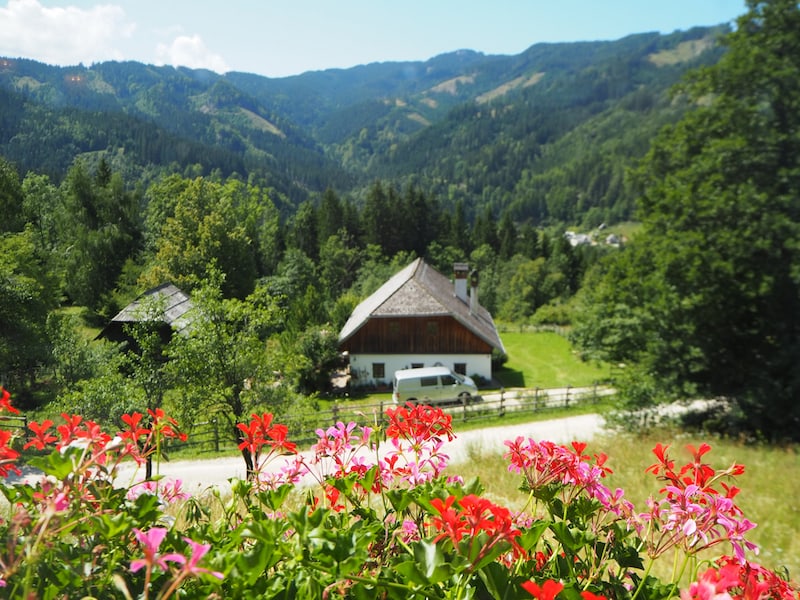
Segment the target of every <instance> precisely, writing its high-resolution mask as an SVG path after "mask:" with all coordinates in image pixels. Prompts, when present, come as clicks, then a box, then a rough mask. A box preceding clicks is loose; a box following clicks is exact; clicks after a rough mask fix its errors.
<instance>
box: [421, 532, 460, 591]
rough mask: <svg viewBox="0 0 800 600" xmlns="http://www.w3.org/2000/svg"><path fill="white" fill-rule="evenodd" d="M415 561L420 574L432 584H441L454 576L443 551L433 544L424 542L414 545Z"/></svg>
mask: <svg viewBox="0 0 800 600" xmlns="http://www.w3.org/2000/svg"><path fill="white" fill-rule="evenodd" d="M414 559H415V560H416V561H417V566H418V567H419V569H420V572H421V573H422V574H423V575H424V576H425V578H426V579H427V580H428V582H430V583H440V582H442V581H444V580H446V579H447V578H448V577H450V576H451V575H452V574H453V570H452V567H451V566H450V565H449V564H448V563H447V562H446V561H445V557H444V553H443V552H442V549H441V548H440V547H439V546H437V545H436V544H434V543H433V542H427V541H424V540H423V541H421V542H417V543H416V544H414Z"/></svg>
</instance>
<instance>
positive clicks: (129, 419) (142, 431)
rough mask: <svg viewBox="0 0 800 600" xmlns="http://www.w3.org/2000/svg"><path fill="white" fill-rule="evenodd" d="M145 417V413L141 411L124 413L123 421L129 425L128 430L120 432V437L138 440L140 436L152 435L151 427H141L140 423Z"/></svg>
mask: <svg viewBox="0 0 800 600" xmlns="http://www.w3.org/2000/svg"><path fill="white" fill-rule="evenodd" d="M143 417H144V415H143V414H142V413H140V412H135V413H132V414H129V415H122V422H123V423H125V424H126V425H127V426H128V430H127V431H122V432H120V437H121V438H123V439H129V440H131V441H132V442H136V441H138V439H139V438H140V437H142V436H148V435H150V430H149V429H147V428H146V427H139V423H140V422H141V420H142V418H143Z"/></svg>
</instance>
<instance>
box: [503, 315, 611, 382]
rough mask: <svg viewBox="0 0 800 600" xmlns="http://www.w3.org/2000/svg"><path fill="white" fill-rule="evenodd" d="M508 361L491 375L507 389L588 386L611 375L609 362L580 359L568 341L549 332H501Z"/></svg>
mask: <svg viewBox="0 0 800 600" xmlns="http://www.w3.org/2000/svg"><path fill="white" fill-rule="evenodd" d="M500 338H501V339H502V340H503V345H504V346H505V347H506V354H508V362H507V363H506V364H505V365H504V366H503V368H502V369H500V370H499V371H496V372H495V374H494V376H495V378H496V379H497V380H498V381H500V383H501V384H502V385H503V386H504V387H507V388H512V387H524V388H535V387H540V388H554V387H566V386H568V385H570V386H573V387H577V386H587V385H592V384H594V383H596V382H603V381H606V380H608V379H609V377H610V372H611V371H610V367H609V365H601V364H597V363H593V362H584V361H582V360H581V359H580V358H579V357H578V356H577V354H576V353H575V352H574V350H573V348H572V346H571V345H570V343H569V341H568V340H567V339H566V338H565V337H563V336H561V335H559V334H557V333H552V332H533V331H524V332H519V331H516V332H515V331H503V330H502V329H501V330H500Z"/></svg>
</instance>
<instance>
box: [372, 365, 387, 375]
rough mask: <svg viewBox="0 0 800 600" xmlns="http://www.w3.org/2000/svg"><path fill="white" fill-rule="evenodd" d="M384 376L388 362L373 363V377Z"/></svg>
mask: <svg viewBox="0 0 800 600" xmlns="http://www.w3.org/2000/svg"><path fill="white" fill-rule="evenodd" d="M384 377H386V364H385V363H372V378H373V379H383V378H384Z"/></svg>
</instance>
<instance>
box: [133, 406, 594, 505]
mask: <svg viewBox="0 0 800 600" xmlns="http://www.w3.org/2000/svg"><path fill="white" fill-rule="evenodd" d="M602 429H603V419H602V417H600V416H599V415H595V414H588V415H578V416H573V417H565V418H562V419H552V420H548V421H537V422H533V423H522V424H518V425H508V426H500V427H487V428H484V429H476V430H472V431H465V432H463V433H460V434H458V436H457V437H456V438H455V439H454V440H452V441H450V442H446V443H445V446H444V449H443V451H444V453H445V454H447V455H448V456H450V464H451V465H456V464H458V463H459V462H463V461H466V460H469V453H470V451H472V452H473V453H474V452H475V451H480V452H482V453H490V452H496V453H498V454H501V453H502V452H503V451H504V450H505V446H504V445H503V442H504V441H505V440H513V439H515V438H516V437H517V436H524V437H530V438H533V439H535V440H545V439H546V440H550V441H553V442H557V443H568V442H571V441H573V440H580V441H588V440H589V439H591V438H592V437H593V436H594V435H596V434H598V433H599V432H601V431H602ZM276 462H280V460H279V461H276ZM276 466H277V465H276ZM159 474H161V475H163V476H165V477H169V478H173V479H180V480H181V481H182V482H183V490H184V491H185V492H188V493H190V494H193V495H197V494H201V493H203V492H205V491H207V490H208V489H209V488H211V487H216V488H219V489H220V491H226V490H228V489H230V483H229V481H228V480H229V479H231V478H239V479H243V478H244V476H245V469H244V461H243V460H242V458H241V457H238V456H237V457H227V458H211V459H198V460H176V461H173V462H166V463H161V465H160V468H159ZM143 476H144V469H143V468H141V469H139V470H138V472H137V471H136V469H134V468H133V467H132V466H127V465H126V466H124V467H123V468H122V469H121V471H120V474H119V476H118V478H117V481H118V482H119V483H121V484H123V485H124V484H130V483H132V482H134V481H137V480H140V479H142V478H143Z"/></svg>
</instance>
